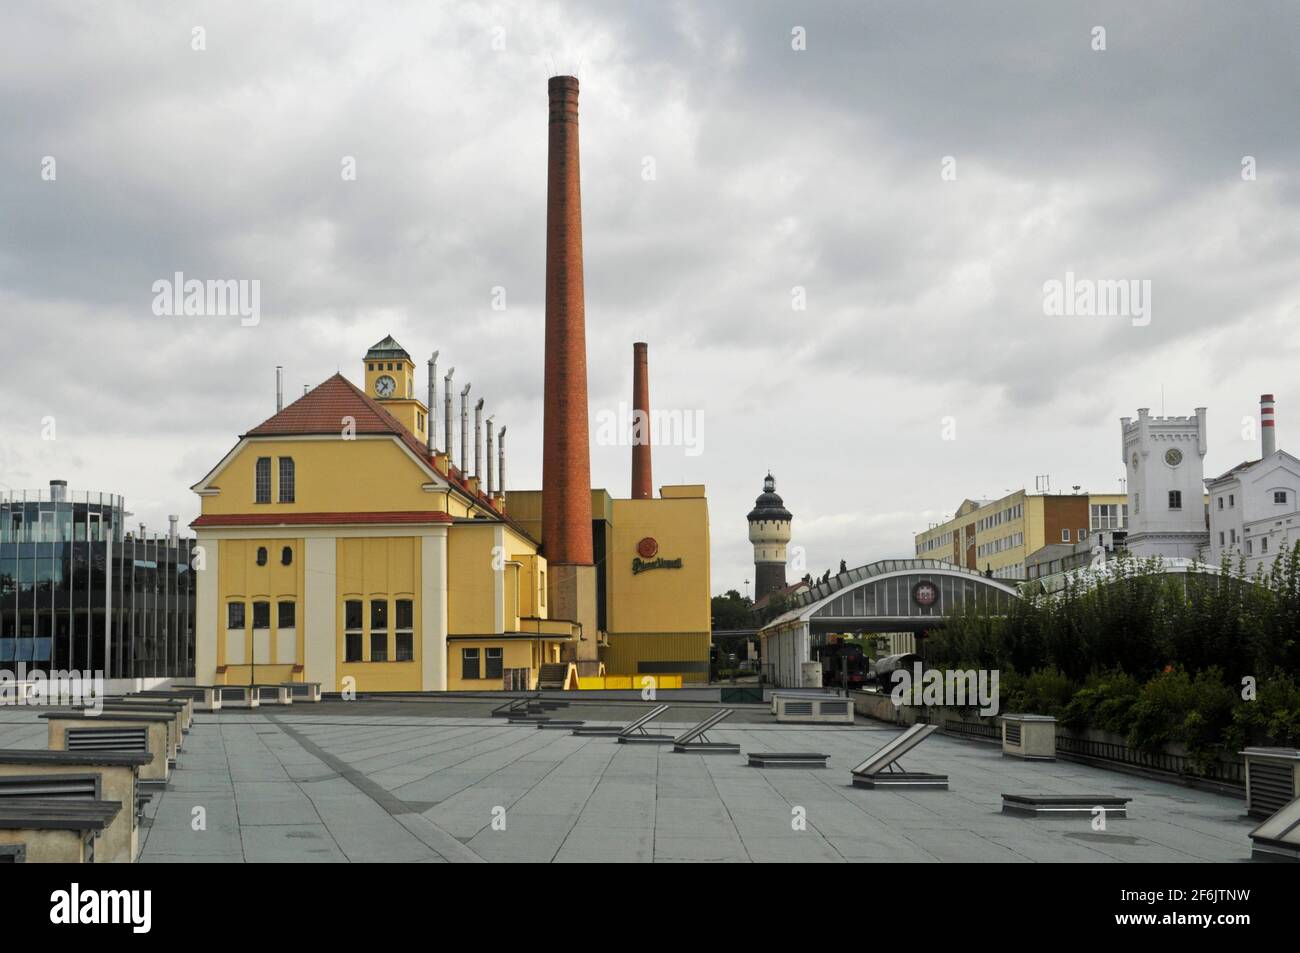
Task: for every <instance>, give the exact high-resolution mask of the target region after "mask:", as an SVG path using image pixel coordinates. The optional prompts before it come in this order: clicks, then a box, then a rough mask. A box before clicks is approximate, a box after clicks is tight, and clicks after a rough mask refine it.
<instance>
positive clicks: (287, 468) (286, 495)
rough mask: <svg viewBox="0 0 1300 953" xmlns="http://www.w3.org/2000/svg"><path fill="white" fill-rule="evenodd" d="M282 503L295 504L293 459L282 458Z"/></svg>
mask: <svg viewBox="0 0 1300 953" xmlns="http://www.w3.org/2000/svg"><path fill="white" fill-rule="evenodd" d="M280 502H281V503H292V502H293V457H281V458H280Z"/></svg>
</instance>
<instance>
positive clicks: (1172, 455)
mask: <svg viewBox="0 0 1300 953" xmlns="http://www.w3.org/2000/svg"><path fill="white" fill-rule="evenodd" d="M1182 462H1183V451H1181V450H1177V449H1174V448H1172V447H1171V448H1170V449H1168V450H1166V451H1165V463H1167V464H1169V465H1170V466H1171V467H1176V466H1178V464H1180V463H1182Z"/></svg>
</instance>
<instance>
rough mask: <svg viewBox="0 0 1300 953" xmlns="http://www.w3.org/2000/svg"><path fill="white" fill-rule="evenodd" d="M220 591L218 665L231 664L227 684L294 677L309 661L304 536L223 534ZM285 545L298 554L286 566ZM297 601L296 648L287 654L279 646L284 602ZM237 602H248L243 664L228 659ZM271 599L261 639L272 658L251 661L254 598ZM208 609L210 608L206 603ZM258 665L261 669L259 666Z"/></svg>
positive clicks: (219, 576) (246, 606)
mask: <svg viewBox="0 0 1300 953" xmlns="http://www.w3.org/2000/svg"><path fill="white" fill-rule="evenodd" d="M216 543H217V545H218V547H219V549H218V559H217V592H218V593H219V598H218V601H217V606H216V608H215V611H216V612H217V634H218V638H217V665H218V666H222V665H225V666H228V671H227V673H226V683H227V684H231V685H238V684H247V683H248V682H249V681H250V680H254V679H255V680H256V681H257V682H259V683H266V684H273V683H276V682H287V681H292V680H293V668H294V666H295V665H301V664H302V661H303V631H304V626H305V625H306V613H307V605H306V601H305V600H304V599H303V597H302V593H303V541H302V540H301V539H299V538H297V537H265V538H262V539H222V540H217V541H216ZM285 547H288V548H289V549H290V551H291V552H292V553H293V561H292V563H290V564H289V565H288V566H285V565H284V564H283V562H282V560H281V554H282V551H283V549H284V548H285ZM260 548H265V549H266V565H264V566H259V565H257V551H258V549H260ZM285 601H288V602H293V603H294V630H295V638H294V646H295V647H294V652H293V655H292V657H284V655H283V653H282V652H281V651H280V646H279V638H278V634H279V622H280V612H279V603H280V602H285ZM232 602H239V603H242V604H243V606H244V642H243V644H244V648H243V655H242V659H241V664H235V663H234V662H233V661H232V660H229V659H227V657H226V649H227V645H228V631H229V630H228V628H227V625H228V623H229V620H230V613H229V610H228V609H227V606H229V605H230V604H231V603H232ZM255 602H268V603H270V607H271V610H270V616H271V618H270V628H269V630H268V634H266V635H262V634H260V632H261V630H258V632H259V635H258V638H259V639H260V640H269V644H265V643H261V648H262V649H263V650H264V651H266V652H267V655H266V658H268V659H269V662H267V663H265V664H257V665H255V666H254V665H251V664H249V663H250V662H251V660H253V659H254V658H255V656H254V644H253V638H254V630H253V603H255ZM205 608H206V607H205ZM254 669H255V671H254Z"/></svg>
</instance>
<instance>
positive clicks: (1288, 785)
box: [1250, 761, 1296, 814]
mask: <svg viewBox="0 0 1300 953" xmlns="http://www.w3.org/2000/svg"><path fill="white" fill-rule="evenodd" d="M1295 796H1296V791H1295V772H1294V770H1293V769H1292V768H1291V766H1290V765H1287V764H1269V763H1267V762H1261V761H1252V762H1251V763H1250V810H1252V811H1267V812H1268V813H1269V814H1272V813H1274V812H1276V811H1280V810H1281V809H1282V808H1283V807H1285V806H1286V805H1287V804H1289V803H1290V802H1291V801H1293V800H1295Z"/></svg>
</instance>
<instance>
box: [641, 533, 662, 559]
mask: <svg viewBox="0 0 1300 953" xmlns="http://www.w3.org/2000/svg"><path fill="white" fill-rule="evenodd" d="M636 552H637V555H638V556H640V557H641V558H642V559H654V558H655V554H656V553H658V552H659V541H658V540H656V539H655V538H654V537H653V536H647V537H646V538H645V539H643V540H641V542H639V543H637V544H636Z"/></svg>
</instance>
